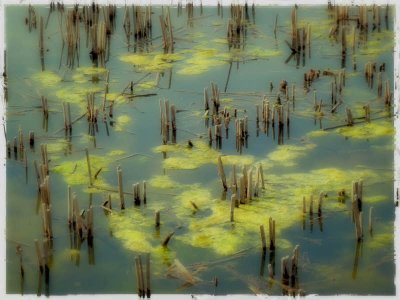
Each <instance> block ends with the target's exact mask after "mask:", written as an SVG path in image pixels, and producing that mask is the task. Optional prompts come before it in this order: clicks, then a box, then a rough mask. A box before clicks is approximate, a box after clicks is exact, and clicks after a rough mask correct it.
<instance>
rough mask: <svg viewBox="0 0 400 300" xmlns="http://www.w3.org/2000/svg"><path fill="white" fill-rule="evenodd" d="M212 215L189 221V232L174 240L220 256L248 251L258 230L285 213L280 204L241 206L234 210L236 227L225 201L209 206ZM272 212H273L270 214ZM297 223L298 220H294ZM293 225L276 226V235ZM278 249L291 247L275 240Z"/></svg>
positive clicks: (281, 224) (286, 242) (260, 202)
mask: <svg viewBox="0 0 400 300" xmlns="http://www.w3.org/2000/svg"><path fill="white" fill-rule="evenodd" d="M210 207H211V210H212V214H211V215H210V216H208V217H205V218H192V219H191V222H190V225H189V229H190V232H189V233H187V234H185V235H182V236H179V237H177V239H180V240H181V241H182V242H184V243H187V244H190V245H191V246H193V247H199V248H208V249H211V250H213V251H214V252H215V253H217V254H219V255H230V254H234V253H236V252H238V251H239V250H241V249H244V248H247V247H249V245H252V244H253V242H254V241H255V240H257V238H258V235H259V226H260V225H261V224H265V226H266V224H268V218H269V216H273V215H274V214H275V215H276V216H278V214H277V213H276V212H277V210H281V211H280V214H283V215H285V214H287V213H288V211H287V210H285V211H282V209H285V208H284V207H282V205H281V204H278V205H276V204H275V205H274V204H272V202H267V201H253V202H252V203H251V204H246V205H241V206H240V207H239V208H237V209H235V223H234V224H231V223H230V222H229V212H230V205H229V203H227V202H226V201H214V202H213V203H212V204H210ZM271 209H272V210H271ZM297 219H298V220H300V217H298V218H297ZM292 224H293V222H286V223H279V222H278V225H277V232H281V230H283V229H284V228H287V227H288V225H292ZM277 244H278V245H279V247H280V248H286V247H291V245H290V243H289V242H288V241H286V240H283V239H278V240H277Z"/></svg>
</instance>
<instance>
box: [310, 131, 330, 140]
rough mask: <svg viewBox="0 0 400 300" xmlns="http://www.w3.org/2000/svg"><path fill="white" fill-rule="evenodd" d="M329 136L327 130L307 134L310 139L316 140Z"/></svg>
mask: <svg viewBox="0 0 400 300" xmlns="http://www.w3.org/2000/svg"><path fill="white" fill-rule="evenodd" d="M327 135H329V132H328V131H326V130H313V131H310V132H308V133H307V134H306V136H307V137H309V138H316V137H322V136H327Z"/></svg>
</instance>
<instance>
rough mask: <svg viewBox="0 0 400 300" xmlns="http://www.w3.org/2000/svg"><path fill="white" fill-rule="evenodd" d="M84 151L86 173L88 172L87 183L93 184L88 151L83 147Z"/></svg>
mask: <svg viewBox="0 0 400 300" xmlns="http://www.w3.org/2000/svg"><path fill="white" fill-rule="evenodd" d="M85 153H86V163H87V167H88V173H89V185H90V186H92V185H93V179H92V168H91V166H90V157H89V151H88V149H87V148H85Z"/></svg>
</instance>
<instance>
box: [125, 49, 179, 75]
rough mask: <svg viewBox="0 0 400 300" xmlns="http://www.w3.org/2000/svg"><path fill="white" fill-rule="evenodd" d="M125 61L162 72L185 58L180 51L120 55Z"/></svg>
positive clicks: (150, 70)
mask: <svg viewBox="0 0 400 300" xmlns="http://www.w3.org/2000/svg"><path fill="white" fill-rule="evenodd" d="M119 59H120V60H121V61H123V62H126V63H129V64H132V65H135V66H136V67H137V68H139V70H142V71H147V72H162V71H164V70H167V69H170V68H172V64H173V63H174V62H176V61H180V60H183V59H184V56H183V55H182V54H180V53H165V54H164V53H153V54H136V53H135V54H123V55H121V56H120V57H119Z"/></svg>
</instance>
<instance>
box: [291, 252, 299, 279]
mask: <svg viewBox="0 0 400 300" xmlns="http://www.w3.org/2000/svg"><path fill="white" fill-rule="evenodd" d="M299 248H300V246H299V245H296V246H295V247H294V249H293V254H292V257H291V262H292V266H291V267H292V268H291V273H292V276H291V279H292V286H293V285H295V282H296V281H297V275H298V268H299V257H300V250H299Z"/></svg>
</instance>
